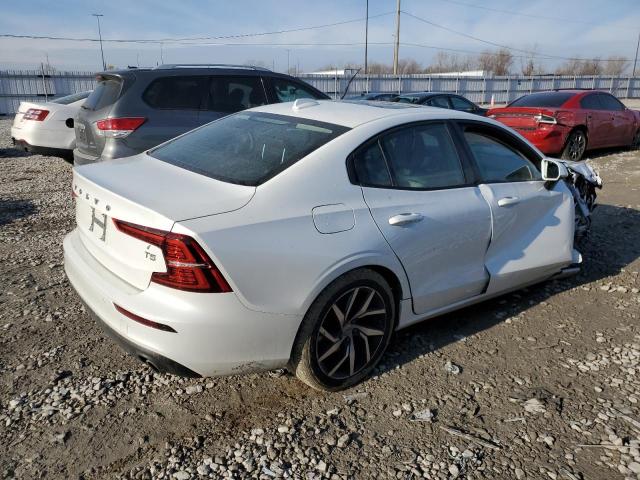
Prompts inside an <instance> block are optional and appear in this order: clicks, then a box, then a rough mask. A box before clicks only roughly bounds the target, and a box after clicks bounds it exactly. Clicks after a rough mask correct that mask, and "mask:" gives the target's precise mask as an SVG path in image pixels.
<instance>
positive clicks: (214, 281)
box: [113, 218, 232, 293]
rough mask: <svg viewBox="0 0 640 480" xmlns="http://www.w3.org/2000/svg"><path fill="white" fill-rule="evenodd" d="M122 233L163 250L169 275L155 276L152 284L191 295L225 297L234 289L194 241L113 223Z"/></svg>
mask: <svg viewBox="0 0 640 480" xmlns="http://www.w3.org/2000/svg"><path fill="white" fill-rule="evenodd" d="M113 223H114V224H115V226H116V228H117V229H118V230H120V231H121V232H122V233H125V234H127V235H129V236H131V237H134V238H137V239H138V240H142V241H143V242H147V243H150V244H151V245H155V246H157V247H158V248H160V249H161V250H162V253H163V255H164V260H165V264H166V267H167V271H166V272H154V273H153V274H152V275H151V281H152V282H155V283H159V284H160V285H164V286H166V287H171V288H176V289H178V290H186V291H189V292H207V293H226V292H231V291H232V290H231V287H230V286H229V284H228V283H227V281H226V280H225V278H224V277H223V276H222V273H220V270H218V267H216V266H215V264H214V263H213V261H212V260H211V258H209V255H207V252H205V251H204V250H203V249H202V247H201V246H200V245H199V244H198V242H196V241H195V240H194V239H193V238H191V237H190V236H188V235H182V234H180V233H171V232H167V231H164V230H158V229H156V228H150V227H145V226H143V225H137V224H135V223H130V222H124V221H122V220H118V219H115V218H114V219H113Z"/></svg>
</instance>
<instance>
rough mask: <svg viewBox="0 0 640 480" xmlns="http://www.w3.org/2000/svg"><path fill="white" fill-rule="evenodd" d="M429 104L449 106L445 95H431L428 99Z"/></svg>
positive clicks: (440, 106)
mask: <svg viewBox="0 0 640 480" xmlns="http://www.w3.org/2000/svg"><path fill="white" fill-rule="evenodd" d="M429 105H431V106H432V107H438V108H449V101H448V100H447V97H433V98H432V99H431V100H429Z"/></svg>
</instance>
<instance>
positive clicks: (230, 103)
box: [206, 77, 267, 113]
mask: <svg viewBox="0 0 640 480" xmlns="http://www.w3.org/2000/svg"><path fill="white" fill-rule="evenodd" d="M266 103H267V99H266V97H265V94H264V88H263V87H262V80H260V78H259V77H212V79H211V84H210V86H209V95H208V97H207V107H206V108H207V110H214V111H216V112H229V113H233V112H239V111H240V110H246V109H247V108H253V107H258V106H260V105H264V104H266Z"/></svg>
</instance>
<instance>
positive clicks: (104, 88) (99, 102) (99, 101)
mask: <svg viewBox="0 0 640 480" xmlns="http://www.w3.org/2000/svg"><path fill="white" fill-rule="evenodd" d="M121 88H122V81H121V80H119V79H115V78H110V79H103V80H100V81H98V84H97V85H96V88H95V89H94V90H93V92H91V94H90V95H89V96H88V97H87V101H86V102H84V104H83V106H84V108H86V109H89V110H100V109H102V108H104V107H107V106H109V105H112V104H113V103H115V101H116V100H117V99H118V97H119V96H120V89H121Z"/></svg>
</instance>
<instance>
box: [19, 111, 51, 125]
mask: <svg viewBox="0 0 640 480" xmlns="http://www.w3.org/2000/svg"><path fill="white" fill-rule="evenodd" d="M47 115H49V110H41V109H39V108H30V109H29V110H27V111H26V112H25V114H24V115H23V116H22V119H23V120H35V121H36V122H41V121H43V120H44V119H45V118H47Z"/></svg>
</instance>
